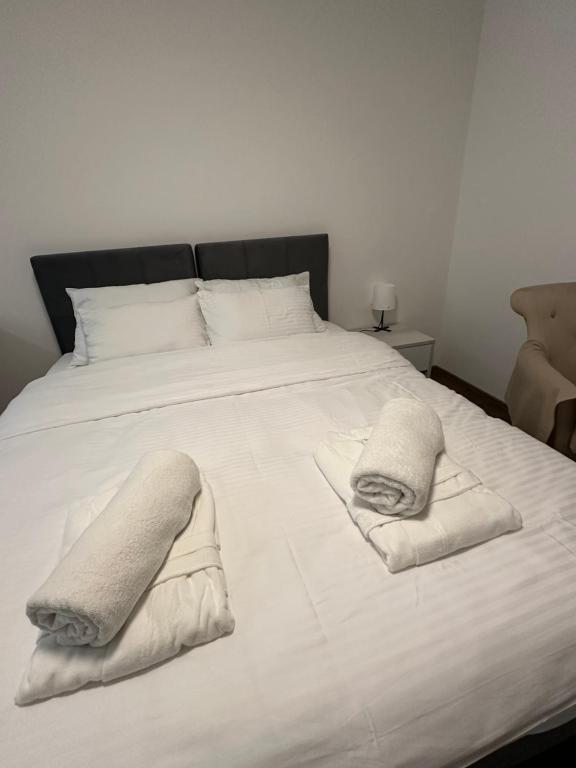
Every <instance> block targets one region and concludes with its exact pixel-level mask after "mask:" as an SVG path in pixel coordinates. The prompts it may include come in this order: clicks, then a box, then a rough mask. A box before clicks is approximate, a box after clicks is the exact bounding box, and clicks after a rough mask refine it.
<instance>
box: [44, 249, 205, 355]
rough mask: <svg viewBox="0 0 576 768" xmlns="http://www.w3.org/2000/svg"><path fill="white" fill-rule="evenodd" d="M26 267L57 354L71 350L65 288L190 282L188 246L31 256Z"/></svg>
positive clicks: (71, 332) (72, 322)
mask: <svg viewBox="0 0 576 768" xmlns="http://www.w3.org/2000/svg"><path fill="white" fill-rule="evenodd" d="M30 261H31V262H32V268H33V270H34V274H35V276H36V281H37V282H38V286H39V288H40V293H41V294H42V298H43V299H44V304H45V305H46V309H47V311H48V316H49V317H50V322H51V323H52V327H53V328H54V333H55V334H56V338H57V340H58V344H59V345H60V349H61V350H62V352H72V350H73V349H74V330H75V328H76V321H75V320H74V313H73V311H72V303H71V301H70V299H69V298H68V294H67V293H66V288H95V287H100V286H104V285H131V284H133V283H162V282H164V281H166V280H181V279H183V278H187V277H196V270H195V265H194V256H193V252H192V246H190V245H188V244H187V243H180V244H177V245H151V246H147V247H144V248H115V249H113V250H107V251H81V252H79V253H51V254H49V255H47V256H33V257H32V258H31V259H30Z"/></svg>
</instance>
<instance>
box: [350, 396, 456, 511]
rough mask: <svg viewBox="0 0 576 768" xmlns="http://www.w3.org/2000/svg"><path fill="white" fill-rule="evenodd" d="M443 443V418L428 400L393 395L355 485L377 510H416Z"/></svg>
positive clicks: (421, 503)
mask: <svg viewBox="0 0 576 768" xmlns="http://www.w3.org/2000/svg"><path fill="white" fill-rule="evenodd" d="M443 449H444V432H443V431H442V423H441V422H440V419H439V418H438V415H437V414H436V412H435V411H434V410H433V409H432V408H430V406H428V405H426V404H425V403H423V402H422V401H420V400H415V399H411V398H407V397H399V398H395V399H393V400H389V401H388V402H387V403H386V404H385V405H384V406H383V408H382V410H381V411H380V415H379V416H378V420H377V421H376V424H375V425H374V428H373V430H372V433H371V435H370V438H369V439H368V441H367V442H366V445H365V447H364V450H363V451H362V454H361V456H360V459H359V460H358V463H357V464H356V466H355V467H354V469H353V471H352V475H351V477H350V484H351V487H352V489H353V490H354V491H355V492H356V494H357V495H358V496H359V497H360V498H361V499H364V501H367V502H369V503H370V504H372V506H373V507H374V508H375V509H376V511H377V512H382V513H384V514H388V515H401V516H403V517H408V516H409V515H417V514H418V513H419V512H421V511H422V510H423V509H424V507H425V506H426V502H427V500H428V494H429V492H430V486H431V484H432V478H433V477H434V468H435V466H436V458H437V456H438V454H439V453H440V452H441V451H442V450H443Z"/></svg>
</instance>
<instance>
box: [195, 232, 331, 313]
mask: <svg viewBox="0 0 576 768" xmlns="http://www.w3.org/2000/svg"><path fill="white" fill-rule="evenodd" d="M195 254H196V266H197V269H198V276H199V277H201V278H203V279H204V280H214V279H216V278H223V279H227V280H242V279H245V278H248V277H278V276H280V275H291V274H296V273H298V272H309V273H310V295H311V297H312V301H313V303H314V308H315V310H316V312H318V314H319V315H320V317H322V318H324V320H327V319H328V235H324V234H323V235H297V236H294V237H268V238H263V239H259V240H230V241H228V242H220V243H200V244H199V245H197V246H196V248H195Z"/></svg>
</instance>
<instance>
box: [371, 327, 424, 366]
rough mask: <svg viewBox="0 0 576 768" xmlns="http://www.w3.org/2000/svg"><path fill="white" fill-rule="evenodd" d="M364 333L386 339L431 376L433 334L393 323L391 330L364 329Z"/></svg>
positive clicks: (403, 355)
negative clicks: (428, 334) (429, 334)
mask: <svg viewBox="0 0 576 768" xmlns="http://www.w3.org/2000/svg"><path fill="white" fill-rule="evenodd" d="M362 333H365V334H366V335H367V336H372V338H374V339H378V340H379V341H385V342H386V344H389V345H390V346H391V347H394V349H397V350H398V352H400V354H401V355H402V357H405V358H406V360H409V361H410V362H411V363H412V365H413V366H414V367H415V368H417V369H418V370H419V371H421V372H422V373H424V374H426V376H430V373H431V371H432V358H433V356H434V341H435V340H434V339H433V338H432V336H427V335H426V334H425V333H420V331H415V330H413V329H412V328H407V327H406V326H405V325H392V326H391V327H390V331H378V332H376V331H365V330H362Z"/></svg>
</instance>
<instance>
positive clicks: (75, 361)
mask: <svg viewBox="0 0 576 768" xmlns="http://www.w3.org/2000/svg"><path fill="white" fill-rule="evenodd" d="M195 292H196V286H195V284H194V280H193V278H186V279H184V280H167V281H166V282H163V283H136V284H134V285H106V286H104V287H101V288H66V293H67V294H68V296H70V300H71V301H72V307H73V309H74V317H75V318H76V332H75V335H74V354H73V356H72V360H71V361H70V365H74V366H75V365H86V364H87V362H88V356H87V353H86V340H85V338H84V331H83V328H82V320H81V317H80V315H79V314H78V310H79V309H80V307H92V308H96V307H121V306H123V305H125V304H141V303H143V302H157V301H173V300H174V299H182V298H184V297H185V296H191V295H192V294H193V293H195Z"/></svg>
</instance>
